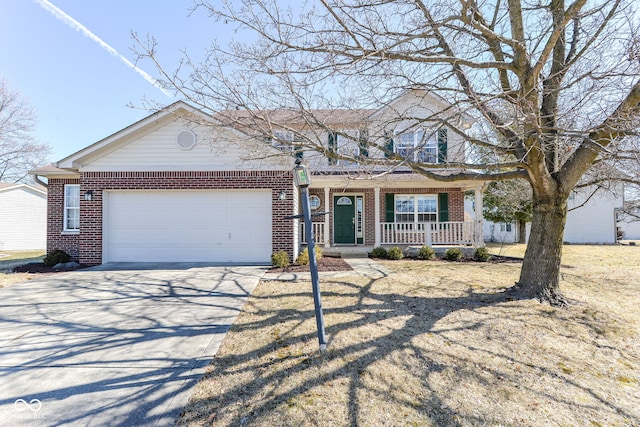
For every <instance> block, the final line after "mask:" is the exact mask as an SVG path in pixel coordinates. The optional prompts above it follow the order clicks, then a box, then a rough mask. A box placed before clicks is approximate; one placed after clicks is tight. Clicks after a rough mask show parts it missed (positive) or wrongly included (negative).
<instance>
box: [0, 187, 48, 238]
mask: <svg viewBox="0 0 640 427" xmlns="http://www.w3.org/2000/svg"><path fill="white" fill-rule="evenodd" d="M46 243H47V193H46V191H44V190H41V189H39V188H35V187H32V186H29V185H26V184H8V183H0V250H1V251H19V250H29V249H45V248H46V246H47V244H46Z"/></svg>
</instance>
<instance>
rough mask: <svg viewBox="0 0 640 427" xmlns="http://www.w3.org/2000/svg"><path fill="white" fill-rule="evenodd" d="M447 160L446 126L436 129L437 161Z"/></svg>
mask: <svg viewBox="0 0 640 427" xmlns="http://www.w3.org/2000/svg"><path fill="white" fill-rule="evenodd" d="M446 161H447V128H441V129H438V163H444V162H446Z"/></svg>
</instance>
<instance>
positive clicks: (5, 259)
mask: <svg viewBox="0 0 640 427" xmlns="http://www.w3.org/2000/svg"><path fill="white" fill-rule="evenodd" d="M44 255H45V253H44V251H0V288H4V287H7V286H10V285H13V284H14V283H20V282H25V281H27V280H31V279H32V278H33V277H34V275H33V274H29V273H9V272H8V271H9V270H11V269H12V268H14V267H16V266H18V265H21V264H26V263H29V262H40V261H42V257H43V256H44Z"/></svg>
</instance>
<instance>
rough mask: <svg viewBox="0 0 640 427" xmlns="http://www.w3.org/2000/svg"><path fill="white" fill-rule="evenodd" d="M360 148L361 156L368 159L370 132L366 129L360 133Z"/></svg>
mask: <svg viewBox="0 0 640 427" xmlns="http://www.w3.org/2000/svg"><path fill="white" fill-rule="evenodd" d="M358 148H359V150H360V158H362V159H366V158H367V157H369V133H368V132H367V131H366V130H361V131H360V134H359V135H358Z"/></svg>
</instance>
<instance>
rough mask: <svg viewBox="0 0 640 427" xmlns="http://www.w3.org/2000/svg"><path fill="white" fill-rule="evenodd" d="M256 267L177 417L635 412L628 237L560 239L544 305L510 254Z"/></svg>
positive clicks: (358, 418) (636, 420)
mask: <svg viewBox="0 0 640 427" xmlns="http://www.w3.org/2000/svg"><path fill="white" fill-rule="evenodd" d="M385 264H386V265H387V266H388V267H390V268H391V269H393V270H394V272H395V273H394V274H392V275H390V276H388V277H385V278H381V279H368V278H365V277H359V276H355V275H354V276H353V277H349V278H348V279H345V278H341V279H340V280H323V281H322V283H321V287H322V294H323V305H324V313H325V323H326V331H327V336H328V340H329V343H328V344H329V345H328V350H327V351H326V352H325V353H324V354H320V353H319V352H318V342H317V337H316V333H315V320H314V316H313V301H312V298H311V294H310V289H311V285H310V283H307V282H297V283H284V282H275V281H271V282H262V283H261V284H260V285H259V286H258V287H257V288H256V290H255V292H254V294H253V295H252V297H251V298H250V300H249V301H248V303H247V304H246V305H245V308H244V312H243V313H242V314H241V315H240V316H239V317H238V319H237V321H236V323H235V324H234V325H233V327H232V329H231V331H230V332H229V334H228V336H227V338H226V339H225V341H224V343H223V344H222V346H221V348H220V350H219V352H218V354H217V356H216V357H215V359H214V360H213V361H212V364H211V365H210V366H209V368H208V372H207V374H206V375H205V377H204V378H203V379H202V381H201V382H200V383H199V384H198V385H197V387H196V389H195V391H194V393H193V395H192V397H191V400H190V403H189V405H188V407H187V408H186V409H185V412H184V415H183V417H182V418H181V420H180V425H190V426H200V425H215V426H227V425H247V426H269V427H271V426H349V425H351V426H355V425H361V426H547V425H549V426H637V425H640V334H639V326H640V247H637V246H636V247H630V246H624V247H623V246H616V247H604V246H595V247H594V246H567V247H565V256H564V260H563V264H564V267H563V269H562V289H563V290H564V293H565V295H566V296H567V297H568V298H569V299H570V300H571V302H572V304H571V306H570V307H569V308H568V309H557V308H552V307H549V306H547V305H541V304H539V303H538V302H536V301H531V300H510V299H509V298H506V297H505V296H504V295H503V294H502V293H501V291H503V290H504V289H505V288H506V287H508V286H511V285H512V284H513V283H514V282H515V281H516V280H517V278H518V272H519V268H520V264H518V263H502V264H491V263H449V262H443V261H420V262H419V261H395V262H387V263H385Z"/></svg>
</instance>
